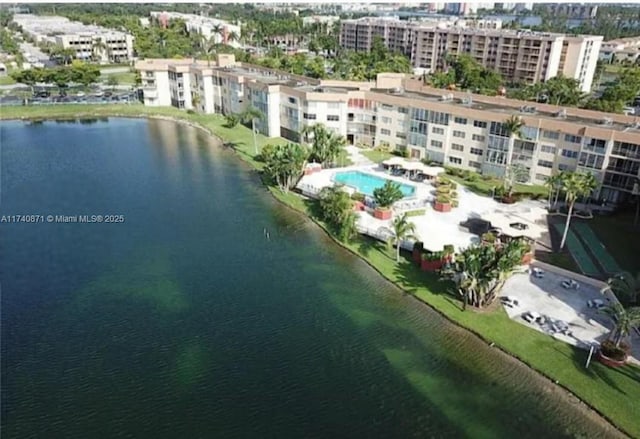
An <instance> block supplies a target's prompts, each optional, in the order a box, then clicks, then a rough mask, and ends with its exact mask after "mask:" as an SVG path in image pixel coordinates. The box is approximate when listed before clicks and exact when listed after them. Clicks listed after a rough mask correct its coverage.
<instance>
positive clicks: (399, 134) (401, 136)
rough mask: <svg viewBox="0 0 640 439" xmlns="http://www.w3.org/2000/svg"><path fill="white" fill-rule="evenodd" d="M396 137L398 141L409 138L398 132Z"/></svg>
mask: <svg viewBox="0 0 640 439" xmlns="http://www.w3.org/2000/svg"><path fill="white" fill-rule="evenodd" d="M396 137H397V138H398V139H406V138H407V135H406V134H405V133H403V132H400V131H397V132H396Z"/></svg>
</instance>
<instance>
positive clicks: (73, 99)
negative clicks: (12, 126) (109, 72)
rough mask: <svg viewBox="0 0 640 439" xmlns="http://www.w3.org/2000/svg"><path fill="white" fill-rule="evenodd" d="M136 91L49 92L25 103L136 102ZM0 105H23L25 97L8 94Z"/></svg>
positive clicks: (0, 100) (137, 99)
mask: <svg viewBox="0 0 640 439" xmlns="http://www.w3.org/2000/svg"><path fill="white" fill-rule="evenodd" d="M138 101H139V98H138V92H137V91H136V90H134V91H126V92H121V91H114V92H112V91H104V92H94V93H80V94H78V93H76V94H71V93H69V94H67V95H59V94H55V93H50V94H49V95H48V96H47V95H46V94H40V95H36V96H35V97H31V98H28V99H27V101H26V105H51V104H111V103H113V104H118V103H135V102H138ZM0 105H4V106H12V105H25V99H24V98H23V97H19V96H15V95H8V96H2V97H0Z"/></svg>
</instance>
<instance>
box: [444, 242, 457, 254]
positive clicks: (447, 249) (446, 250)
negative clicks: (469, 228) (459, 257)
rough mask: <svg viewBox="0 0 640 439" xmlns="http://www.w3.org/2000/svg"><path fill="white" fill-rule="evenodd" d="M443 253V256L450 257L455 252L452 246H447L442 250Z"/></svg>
mask: <svg viewBox="0 0 640 439" xmlns="http://www.w3.org/2000/svg"><path fill="white" fill-rule="evenodd" d="M443 252H444V254H445V255H447V256H448V255H452V254H453V253H454V252H455V249H454V248H453V244H447V245H445V246H444V248H443Z"/></svg>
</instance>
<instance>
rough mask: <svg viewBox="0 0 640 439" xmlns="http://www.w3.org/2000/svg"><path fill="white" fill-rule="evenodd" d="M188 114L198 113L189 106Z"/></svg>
mask: <svg viewBox="0 0 640 439" xmlns="http://www.w3.org/2000/svg"><path fill="white" fill-rule="evenodd" d="M187 114H196V112H195V111H194V110H192V109H191V108H189V109H188V110H187Z"/></svg>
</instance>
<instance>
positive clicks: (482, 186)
mask: <svg viewBox="0 0 640 439" xmlns="http://www.w3.org/2000/svg"><path fill="white" fill-rule="evenodd" d="M447 177H448V178H450V179H451V180H454V181H456V182H458V183H460V184H462V185H464V186H466V187H468V188H469V190H470V191H472V192H474V193H476V194H478V195H489V196H491V195H492V193H493V190H494V188H497V187H502V186H503V185H504V182H503V181H502V180H501V179H499V178H489V179H485V178H480V177H479V178H478V179H477V180H475V181H467V180H465V179H463V178H462V177H457V176H454V175H447ZM515 192H516V193H521V194H527V195H542V196H546V195H547V193H548V191H547V188H545V187H544V186H540V185H535V184H531V185H530V184H519V183H516V186H515Z"/></svg>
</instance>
